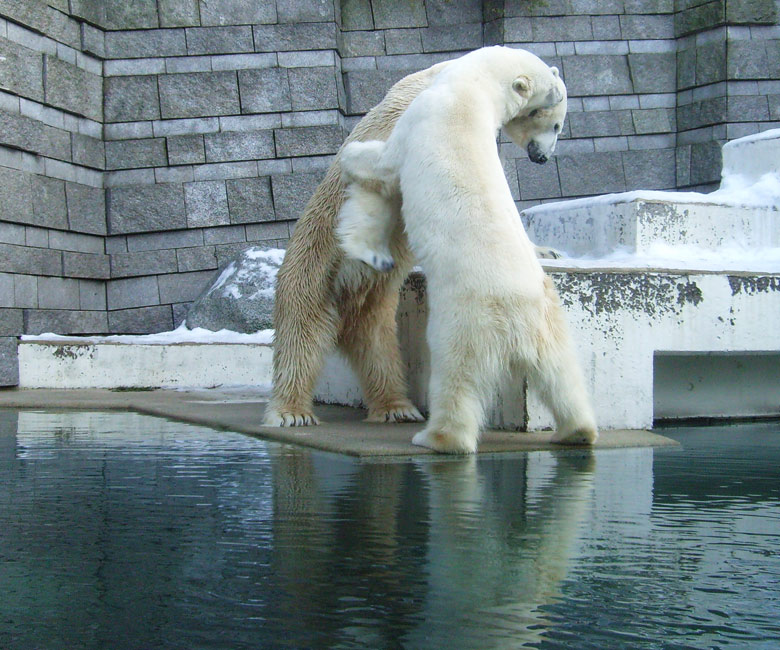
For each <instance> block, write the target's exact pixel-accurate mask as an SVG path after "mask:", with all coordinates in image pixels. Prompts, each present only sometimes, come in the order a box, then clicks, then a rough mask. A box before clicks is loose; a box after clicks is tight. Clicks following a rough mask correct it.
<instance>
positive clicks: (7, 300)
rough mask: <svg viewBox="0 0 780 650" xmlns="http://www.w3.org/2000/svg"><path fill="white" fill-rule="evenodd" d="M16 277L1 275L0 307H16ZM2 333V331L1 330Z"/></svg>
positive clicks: (8, 274) (7, 274)
mask: <svg viewBox="0 0 780 650" xmlns="http://www.w3.org/2000/svg"><path fill="white" fill-rule="evenodd" d="M15 306H16V300H15V296H14V276H13V275H11V274H10V273H0V307H15ZM0 332H2V330H0Z"/></svg>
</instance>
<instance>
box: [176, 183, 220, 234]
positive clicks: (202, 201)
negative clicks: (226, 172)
mask: <svg viewBox="0 0 780 650" xmlns="http://www.w3.org/2000/svg"><path fill="white" fill-rule="evenodd" d="M184 202H185V205H186V208H187V226H188V227H189V228H200V227H204V226H223V225H227V224H229V223H230V214H229V212H228V202H227V192H226V190H225V181H198V182H195V183H185V185H184Z"/></svg>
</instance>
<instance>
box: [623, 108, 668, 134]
mask: <svg viewBox="0 0 780 650" xmlns="http://www.w3.org/2000/svg"><path fill="white" fill-rule="evenodd" d="M631 113H632V115H633V118H634V130H635V131H636V133H637V134H639V135H644V134H647V133H674V132H675V130H676V127H675V112H674V110H672V109H669V108H649V109H645V110H638V111H632V112H631Z"/></svg>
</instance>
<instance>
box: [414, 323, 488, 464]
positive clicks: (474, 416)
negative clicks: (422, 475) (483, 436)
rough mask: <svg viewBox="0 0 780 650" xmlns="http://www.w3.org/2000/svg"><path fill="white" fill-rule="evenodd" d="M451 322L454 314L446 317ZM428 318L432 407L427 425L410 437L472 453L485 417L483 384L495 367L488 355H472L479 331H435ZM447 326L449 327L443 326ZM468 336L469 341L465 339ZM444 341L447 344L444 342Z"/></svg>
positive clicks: (440, 449)
mask: <svg viewBox="0 0 780 650" xmlns="http://www.w3.org/2000/svg"><path fill="white" fill-rule="evenodd" d="M449 318H450V320H451V321H454V320H455V318H456V317H455V316H452V315H451V316H450V317H449ZM432 322H433V319H432V320H431V321H429V331H428V341H429V346H430V349H431V379H430V384H429V391H428V392H429V399H430V406H431V413H430V417H429V418H428V426H427V427H425V429H423V430H422V431H420V432H419V433H418V434H416V435H415V436H414V438H412V444H414V445H417V446H420V447H427V448H429V449H433V450H434V451H438V452H440V453H445V454H473V453H475V452H476V451H477V443H478V441H479V434H480V429H481V427H482V423H483V420H484V406H483V401H484V397H485V392H486V386H485V385H484V384H489V383H490V382H489V378H490V377H491V376H492V375H493V373H494V370H493V368H492V367H490V365H491V355H490V354H487V355H480V354H474V351H476V350H480V345H479V342H478V341H476V340H475V339H477V338H478V337H479V336H481V334H482V333H481V332H477V331H470V332H469V331H468V329H467V328H459V329H460V330H461V333H460V334H457V333H455V332H453V331H446V332H441V331H439V332H437V331H436V330H437V329H438V328H437V327H436V326H435V325H434V327H433V329H431V324H432ZM445 329H448V330H449V328H445ZM469 336H471V338H472V340H467V339H468V338H469ZM443 342H447V343H443Z"/></svg>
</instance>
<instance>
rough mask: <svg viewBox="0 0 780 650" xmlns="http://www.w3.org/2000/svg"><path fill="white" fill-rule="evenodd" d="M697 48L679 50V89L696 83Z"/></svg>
mask: <svg viewBox="0 0 780 650" xmlns="http://www.w3.org/2000/svg"><path fill="white" fill-rule="evenodd" d="M696 54H697V51H696V48H695V47H691V48H688V49H681V50H678V51H677V90H683V89H685V88H691V87H692V86H694V85H696Z"/></svg>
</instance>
